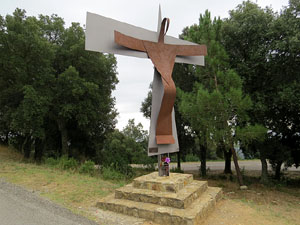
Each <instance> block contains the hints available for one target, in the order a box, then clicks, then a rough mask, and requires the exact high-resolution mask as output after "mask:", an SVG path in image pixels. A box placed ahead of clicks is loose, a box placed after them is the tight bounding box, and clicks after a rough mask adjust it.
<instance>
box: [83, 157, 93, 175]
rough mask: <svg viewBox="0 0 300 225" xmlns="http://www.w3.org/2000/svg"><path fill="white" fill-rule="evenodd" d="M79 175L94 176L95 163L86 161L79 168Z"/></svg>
mask: <svg viewBox="0 0 300 225" xmlns="http://www.w3.org/2000/svg"><path fill="white" fill-rule="evenodd" d="M79 173H86V174H90V175H91V176H93V175H94V174H95V163H94V162H93V161H91V160H88V161H85V162H84V163H83V164H81V166H80V168H79Z"/></svg>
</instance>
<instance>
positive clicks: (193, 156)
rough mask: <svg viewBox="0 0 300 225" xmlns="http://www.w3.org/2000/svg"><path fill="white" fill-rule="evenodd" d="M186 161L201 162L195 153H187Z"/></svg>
mask: <svg viewBox="0 0 300 225" xmlns="http://www.w3.org/2000/svg"><path fill="white" fill-rule="evenodd" d="M185 161H186V162H199V157H198V156H196V155H193V154H187V155H186V156H185Z"/></svg>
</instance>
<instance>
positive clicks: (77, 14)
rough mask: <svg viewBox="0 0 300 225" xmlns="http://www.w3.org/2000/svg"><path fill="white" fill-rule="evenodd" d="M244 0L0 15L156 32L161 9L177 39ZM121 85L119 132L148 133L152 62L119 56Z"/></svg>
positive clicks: (5, 9)
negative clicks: (132, 126)
mask: <svg viewBox="0 0 300 225" xmlns="http://www.w3.org/2000/svg"><path fill="white" fill-rule="evenodd" d="M242 2H243V1H242V0H126V1H125V0H1V7H0V15H1V16H5V15H7V14H12V13H13V11H14V10H15V8H17V7H18V8H21V9H25V10H26V12H27V15H30V16H38V15H39V14H44V15H51V14H57V15H58V16H60V17H62V18H64V20H65V22H66V26H67V27H68V26H70V24H71V22H79V23H80V24H81V25H83V24H85V20H86V12H92V13H96V14H100V15H102V16H106V17H110V18H113V19H116V20H119V21H122V22H126V23H129V24H132V25H135V26H139V27H143V28H145V29H149V30H153V31H156V27H157V15H158V7H159V4H160V5H161V9H162V17H168V18H170V27H169V30H168V35H170V36H174V37H178V35H179V34H180V33H181V31H182V29H183V28H184V27H186V26H191V25H193V24H195V23H198V19H199V16H200V14H203V13H204V12H205V10H206V9H208V10H209V11H210V12H211V15H212V16H213V17H214V16H217V17H218V16H220V17H221V18H226V17H228V11H229V10H232V9H234V8H235V7H236V6H237V5H238V4H240V3H242ZM254 2H256V3H257V4H259V5H260V6H261V7H263V8H264V7H266V6H271V7H272V8H273V9H274V11H280V9H282V6H287V5H288V0H256V1H255V0H254ZM117 62H118V63H117V67H118V68H117V71H118V78H119V83H118V85H117V88H116V90H115V91H114V93H113V95H114V96H115V97H116V108H117V110H118V112H119V116H118V124H117V128H119V129H122V128H123V127H124V126H125V125H126V124H127V121H128V119H131V118H134V119H135V121H136V122H141V123H142V124H143V126H144V129H146V130H147V129H149V124H150V121H149V120H147V119H145V118H144V117H143V115H142V113H140V106H141V102H142V101H143V99H144V98H145V97H146V95H147V92H148V91H149V89H148V87H149V84H150V82H151V81H152V79H153V65H152V63H151V61H150V60H149V59H140V58H133V57H128V56H118V55H117Z"/></svg>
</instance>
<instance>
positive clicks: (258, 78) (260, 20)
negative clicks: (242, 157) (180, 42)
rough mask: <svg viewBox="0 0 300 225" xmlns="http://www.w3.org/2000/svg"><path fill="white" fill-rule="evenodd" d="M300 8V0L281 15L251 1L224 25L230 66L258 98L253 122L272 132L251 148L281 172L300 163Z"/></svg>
mask: <svg viewBox="0 0 300 225" xmlns="http://www.w3.org/2000/svg"><path fill="white" fill-rule="evenodd" d="M299 10H300V2H299V1H298V0H291V1H289V5H288V6H287V7H284V8H283V9H282V11H281V12H280V13H278V14H276V13H274V12H273V11H272V9H271V8H265V9H262V8H260V7H259V6H258V5H257V4H255V3H253V2H251V1H246V2H243V3H242V4H240V5H239V6H238V7H237V8H236V9H235V10H232V11H230V17H229V18H228V19H226V20H225V22H224V26H223V28H222V34H223V37H224V39H223V43H224V46H225V48H226V50H227V53H228V55H229V56H230V57H229V61H230V65H231V68H233V69H235V70H236V71H237V72H238V74H239V75H240V76H241V77H242V79H243V81H244V88H243V89H244V91H245V92H246V93H247V94H249V95H250V97H251V100H252V102H253V107H252V110H251V112H250V114H249V115H250V119H251V120H250V121H251V124H253V125H254V124H262V125H263V126H264V127H266V128H267V129H268V131H269V135H268V140H265V141H264V142H261V140H260V141H257V140H254V142H253V143H252V144H251V145H252V148H251V149H252V151H253V152H254V153H253V154H255V153H256V152H259V154H260V157H261V158H263V159H264V160H265V159H266V158H268V159H270V160H271V161H272V163H273V164H274V167H277V168H279V169H278V171H280V166H281V164H282V163H283V162H285V163H286V164H287V165H289V166H290V165H292V164H294V165H299V161H300V157H299V156H300V154H299V152H300V151H299V149H300V141H299V140H300V136H299V124H300V123H299V118H300V117H299V107H298V106H299V105H300V104H299V98H298V97H297V96H298V94H297V93H298V92H299V91H298V89H299V81H300V80H299V76H298V74H299V69H300V67H299V66H300V63H299V59H300V56H299V48H300V42H299V30H300V25H299V18H298V17H299V13H300V11H299ZM297 105H298V106H297ZM254 129H256V128H254ZM258 132H259V133H261V132H260V131H258ZM252 133H253V132H252ZM262 145H264V146H262ZM270 145H271V146H277V147H275V148H269V146H270ZM278 146H281V147H278Z"/></svg>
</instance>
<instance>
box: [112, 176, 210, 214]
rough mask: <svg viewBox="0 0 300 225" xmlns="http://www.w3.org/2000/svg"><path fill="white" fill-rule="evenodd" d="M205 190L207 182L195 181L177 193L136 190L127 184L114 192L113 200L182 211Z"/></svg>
mask: <svg viewBox="0 0 300 225" xmlns="http://www.w3.org/2000/svg"><path fill="white" fill-rule="evenodd" d="M206 189H207V181H196V180H194V181H193V182H192V183H190V184H188V185H186V186H185V187H184V188H183V189H181V190H179V191H178V192H177V193H174V192H158V191H155V190H149V189H138V188H134V187H133V185H132V184H128V185H126V186H124V187H121V188H119V189H117V190H116V191H115V198H117V199H127V200H131V201H136V202H146V203H152V204H157V205H161V206H170V207H174V208H180V209H183V208H187V207H188V206H190V205H191V204H192V202H193V201H194V200H196V199H197V198H199V196H201V194H202V193H203V192H205V191H206Z"/></svg>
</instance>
